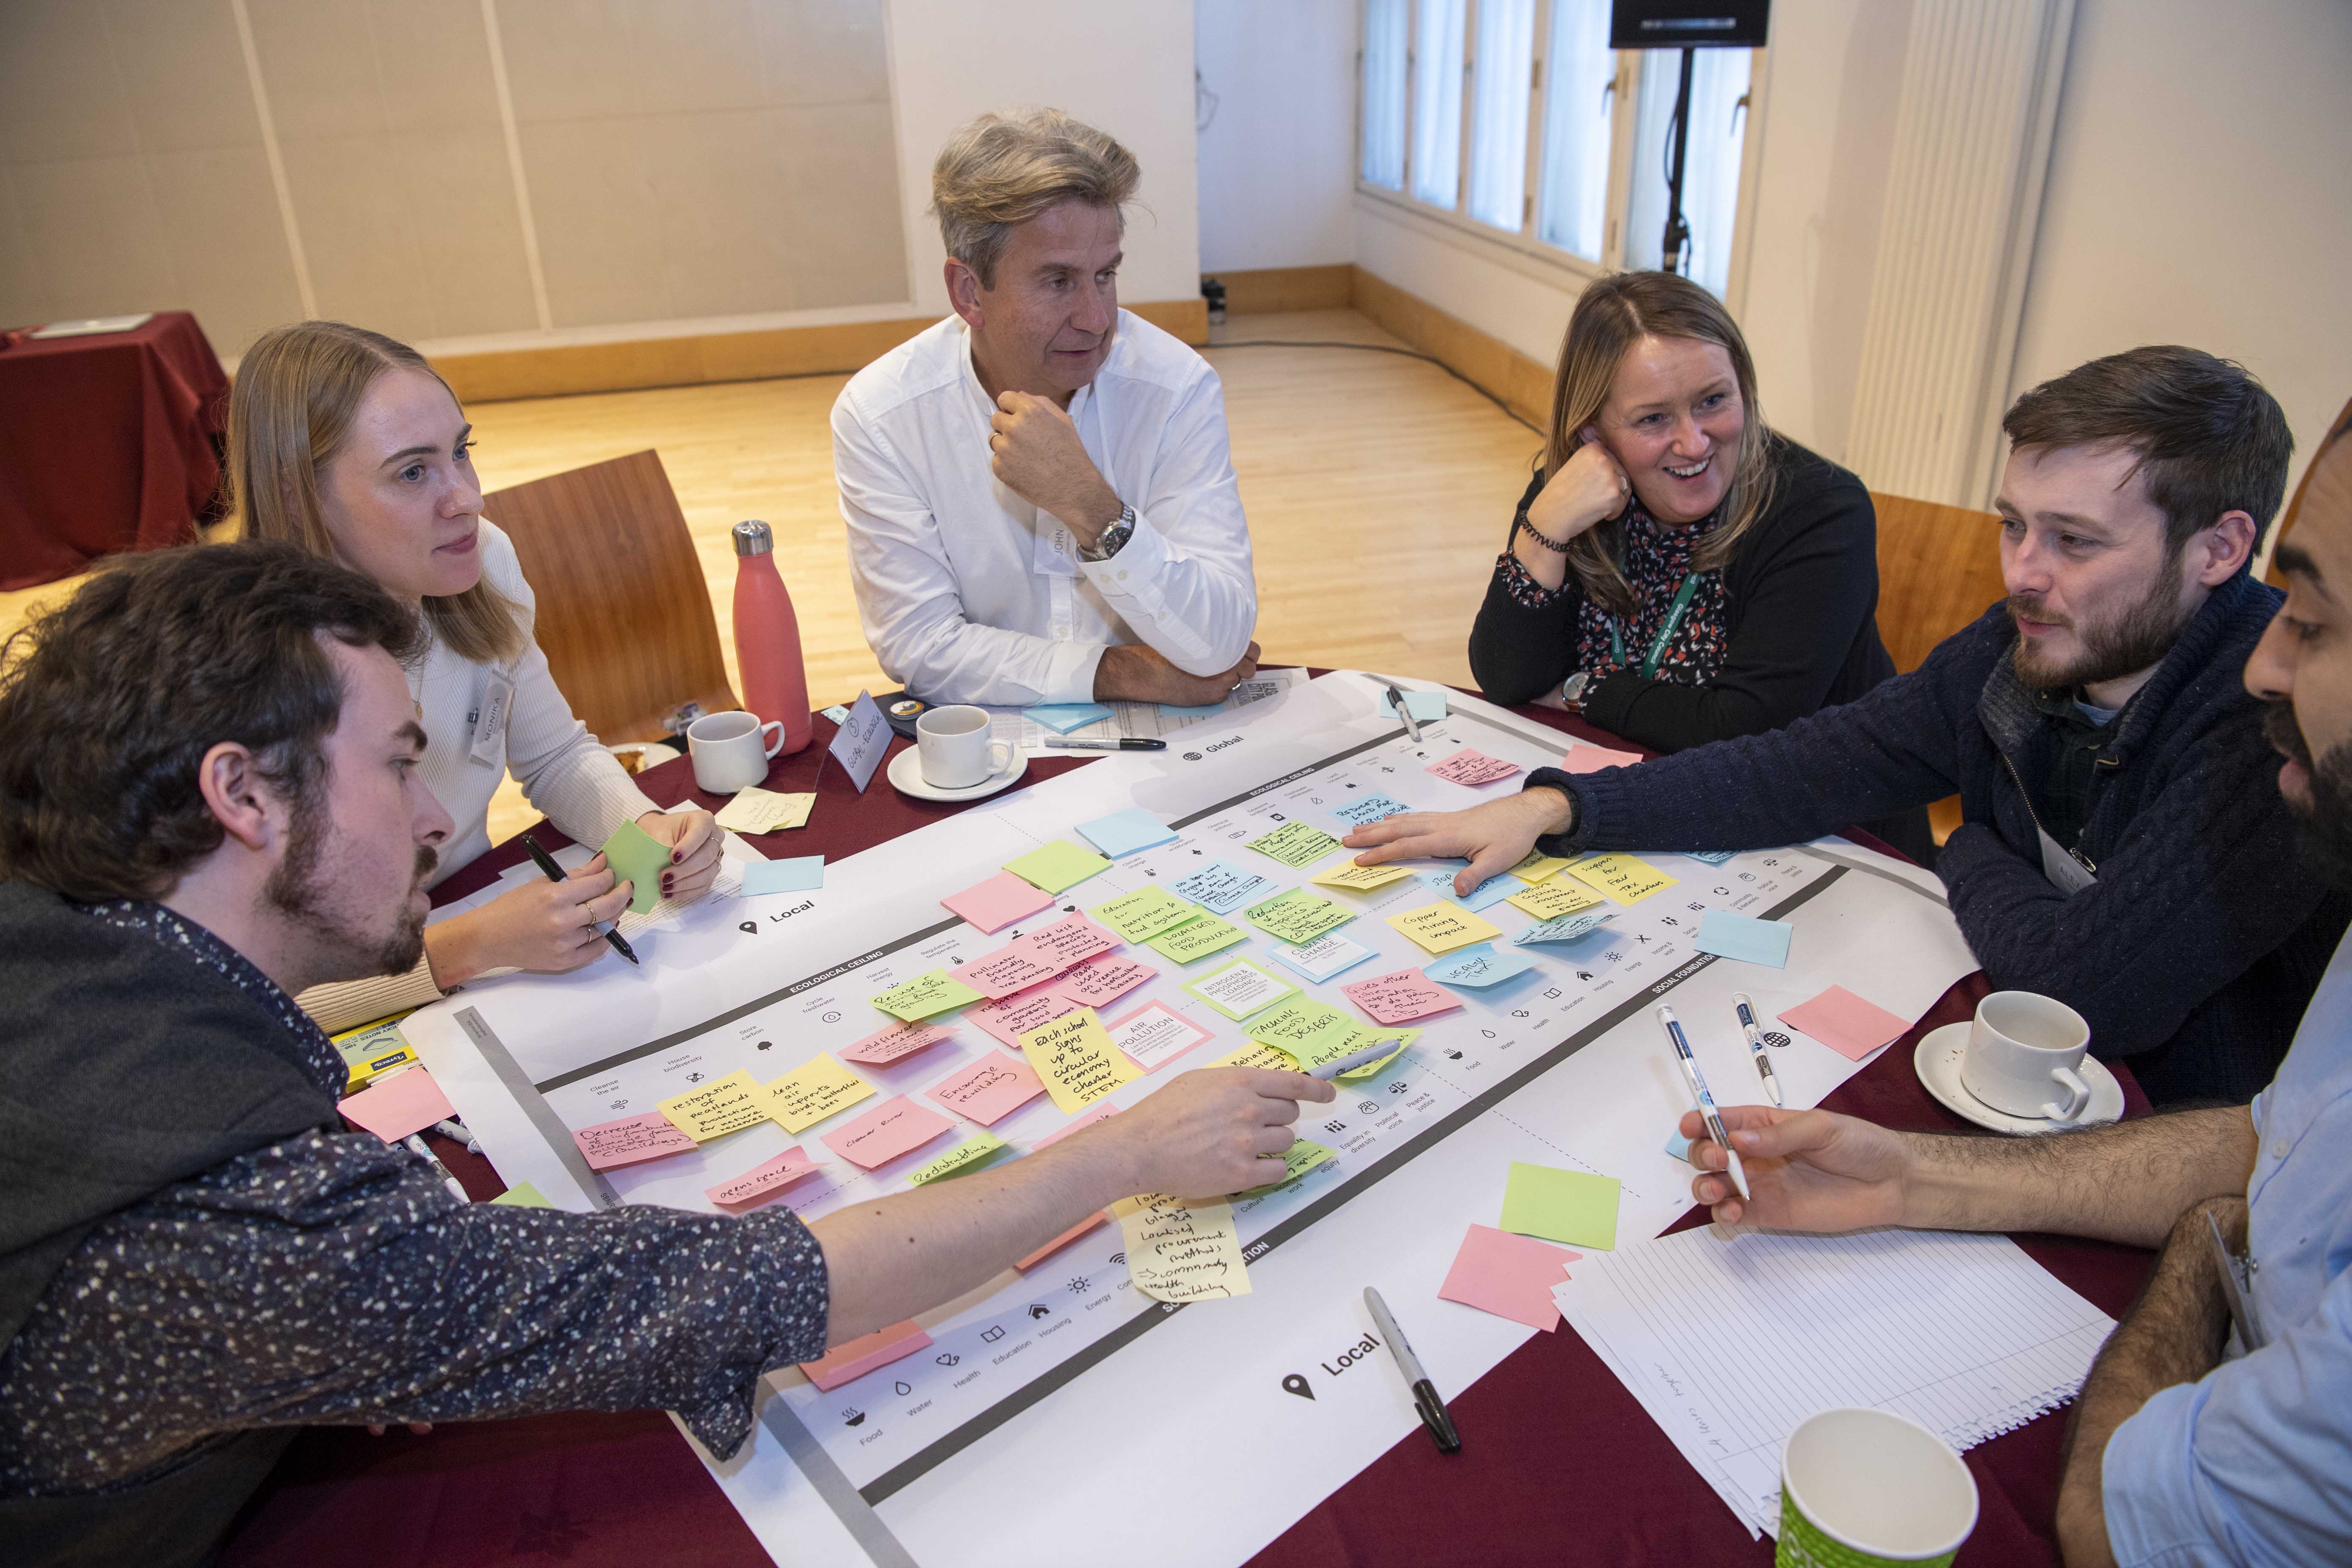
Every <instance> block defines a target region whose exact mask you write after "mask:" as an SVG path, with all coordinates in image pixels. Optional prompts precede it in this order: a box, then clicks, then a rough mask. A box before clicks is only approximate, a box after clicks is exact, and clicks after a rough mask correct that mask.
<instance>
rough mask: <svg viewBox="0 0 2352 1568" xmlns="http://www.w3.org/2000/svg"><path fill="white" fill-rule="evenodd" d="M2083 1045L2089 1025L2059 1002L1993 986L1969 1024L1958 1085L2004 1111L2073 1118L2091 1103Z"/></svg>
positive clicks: (2088, 1038)
mask: <svg viewBox="0 0 2352 1568" xmlns="http://www.w3.org/2000/svg"><path fill="white" fill-rule="evenodd" d="M2090 1045H2091V1026H2090V1025H2088V1024H2086V1023H2084V1021H2083V1015H2081V1014H2080V1013H2077V1012H2076V1011H2074V1009H2073V1008H2072V1007H2069V1006H2068V1005H2066V1004H2064V1003H2063V1002H2060V1001H2057V1000H2055V999H2054V998H2053V997H2049V996H2037V995H2035V994H2033V993H2032V992H2031V991H1996V992H1994V993H1993V994H1991V995H1990V996H1988V997H1986V998H1985V999H1984V1000H1983V1001H1981V1002H1979V1003H1978V1004H1977V1016H1976V1021H1975V1022H1973V1023H1971V1024H1970V1025H1969V1045H1968V1049H1967V1050H1965V1051H1963V1052H1961V1053H1960V1087H1961V1088H1963V1089H1967V1090H1968V1091H1969V1093H1970V1094H1973V1095H1975V1096H1976V1097H1977V1098H1978V1099H1979V1100H1983V1101H1984V1102H1985V1103H1986V1104H1987V1105H1990V1106H1991V1107H1992V1108H1993V1109H1994V1110H2001V1111H2006V1112H2008V1113H2009V1114H2010V1115H2011V1116H2031V1117H2039V1118H2041V1119H2042V1120H2044V1121H2074V1119H2075V1118H2076V1117H2078V1116H2080V1115H2082V1114H2083V1111H2084V1109H2085V1108H2087V1107H2088V1106H2089V1105H2090V1103H2091V1087H2090V1085H2088V1084H2086V1083H2084V1081H2083V1070H2082V1069H2083V1054H2084V1051H2086V1050H2088V1049H2089V1048H2090ZM2052 1089H2057V1090H2059V1091H2060V1092H2059V1093H2058V1095H2057V1096H2056V1097H2055V1098H2053V1097H2052V1094H2051V1090H2052Z"/></svg>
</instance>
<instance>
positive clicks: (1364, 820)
mask: <svg viewBox="0 0 2352 1568" xmlns="http://www.w3.org/2000/svg"><path fill="white" fill-rule="evenodd" d="M1411 810H1412V807H1411V806H1409V805H1405V804H1404V802H1402V801H1401V800H1391V799H1390V798H1389V797H1388V796H1386V795H1358V796H1357V797H1356V798H1355V799H1353V800H1351V801H1349V802H1348V803H1347V804H1345V805H1335V806H1333V807H1332V808H1331V815H1332V816H1336V817H1338V818H1339V820H1340V821H1342V822H1344V823H1346V824H1347V825H1348V826H1350V827H1370V826H1371V825H1372V824H1373V823H1375V822H1378V821H1380V820H1381V818H1382V817H1385V816H1395V815H1396V814H1397V813H1398V812H1400V811H1411Z"/></svg>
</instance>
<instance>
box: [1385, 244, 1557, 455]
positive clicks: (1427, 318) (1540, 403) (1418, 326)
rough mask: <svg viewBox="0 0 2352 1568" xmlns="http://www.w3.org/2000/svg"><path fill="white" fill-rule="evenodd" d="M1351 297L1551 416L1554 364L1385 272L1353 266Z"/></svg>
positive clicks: (1478, 379) (1519, 406)
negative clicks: (1477, 325) (1533, 357)
mask: <svg viewBox="0 0 2352 1568" xmlns="http://www.w3.org/2000/svg"><path fill="white" fill-rule="evenodd" d="M1348 270H1349V304H1350V305H1351V306H1352V307H1353V308H1354V309H1355V310H1358V311H1359V312H1360V313H1361V314H1363V315H1366V316H1369V317H1370V318H1371V319H1372V320H1373V321H1376V322H1378V323H1379V324H1380V325H1381V327H1383V328H1385V329H1386V330H1387V331H1391V332H1392V333H1394V334H1395V335H1396V336H1398V337H1400V338H1402V339H1403V340H1404V341H1405V342H1408V343H1411V344H1412V346H1413V347H1414V348H1417V349H1419V350H1421V351H1422V352H1423V353H1426V354H1429V355H1431V356H1432V357H1433V358H1434V359H1436V360H1437V362H1438V363H1441V364H1444V365H1445V366H1446V367H1447V368H1449V369H1451V370H1453V371H1454V372H1455V373H1456V374H1459V375H1461V376H1462V378H1463V379H1464V380H1465V381H1467V382H1469V383H1470V384H1472V385H1474V386H1476V387H1478V388H1480V389H1481V390H1483V391H1485V392H1487V393H1490V394H1492V395H1494V396H1496V398H1499V399H1500V400H1501V401H1502V404H1503V406H1505V407H1506V408H1508V409H1509V410H1510V411H1511V412H1512V413H1514V414H1516V415H1517V416H1519V417H1520V418H1522V419H1524V420H1526V421H1527V422H1528V424H1530V425H1533V426H1536V427H1537V428H1538V430H1542V429H1547V428H1549V425H1550V421H1551V389H1552V368H1551V366H1549V365H1548V364H1542V363H1538V362H1537V361H1535V360H1531V359H1529V358H1528V356H1527V355H1525V354H1523V353H1520V352H1519V351H1518V350H1517V349H1515V348H1513V347H1511V345H1510V344H1508V343H1507V342H1503V341H1502V340H1501V339H1500V338H1496V337H1491V336H1489V335H1488V334H1486V333H1485V332H1482V331H1479V330H1478V329H1477V328H1475V327H1474V326H1472V325H1470V323H1468V322H1467V321H1463V320H1461V319H1460V318H1459V317H1456V316H1450V315H1448V314H1446V313H1445V312H1444V310H1439V309H1438V308H1437V307H1436V306H1434V305H1433V304H1431V303H1430V302H1429V301H1428V300H1423V299H1422V298H1421V297H1420V296H1418V295H1416V294H1412V293H1408V292H1407V291H1406V290H1404V289H1400V288H1398V287H1397V286H1396V285H1395V284H1393V283H1391V282H1390V281H1389V280H1388V279H1384V278H1381V277H1378V276H1376V275H1375V274H1373V273H1370V272H1367V271H1365V270H1364V269H1363V268H1361V267H1350V268H1349V269H1348Z"/></svg>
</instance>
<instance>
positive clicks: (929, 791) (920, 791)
mask: <svg viewBox="0 0 2352 1568" xmlns="http://www.w3.org/2000/svg"><path fill="white" fill-rule="evenodd" d="M1028 771H1029V754H1028V753H1027V752H1024V751H1021V750H1020V749H1018V748H1017V747H1016V748H1015V749H1014V751H1013V761H1012V763H1010V764H1009V765H1008V766H1007V767H1006V768H1005V770H1004V771H1003V773H998V774H996V775H994V776H993V777H992V778H984V779H982V780H981V781H980V782H979V783H978V784H969V785H966V786H965V787H964V788H962V789H941V788H940V787H939V786H938V785H937V784H929V783H926V782H925V781H924V778H923V754H922V752H919V751H917V750H916V749H915V748H914V747H912V746H909V747H908V748H907V749H906V750H905V751H903V752H899V753H898V755H897V756H895V757H893V758H891V759H890V787H891V788H893V789H895V790H897V791H898V793H899V794H900V795H913V796H914V797H915V798H916V799H918V800H978V799H979V798H980V797H981V796H982V795H994V794H995V793H996V792H997V791H998V790H1001V789H1003V788H1004V787H1005V786H1006V785H1007V784H1012V783H1013V781H1014V780H1016V779H1018V778H1019V777H1020V776H1021V775H1022V774H1023V773H1027V772H1028Z"/></svg>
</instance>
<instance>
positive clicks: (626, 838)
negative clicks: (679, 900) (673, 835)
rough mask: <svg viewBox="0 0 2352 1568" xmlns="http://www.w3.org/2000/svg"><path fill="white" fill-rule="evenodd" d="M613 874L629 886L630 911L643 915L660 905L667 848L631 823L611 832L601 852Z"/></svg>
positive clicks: (667, 857)
mask: <svg viewBox="0 0 2352 1568" xmlns="http://www.w3.org/2000/svg"><path fill="white" fill-rule="evenodd" d="M602 853H603V854H604V864H606V865H607V866H610V867H611V868H613V875H614V876H615V877H617V878H619V879H621V880H622V881H624V882H626V883H628V884H629V908H630V909H631V910H635V912H636V913H638V914H644V913H645V912H646V910H650V909H652V908H653V907H654V906H655V905H656V904H657V903H659V902H661V874H662V868H664V867H666V866H667V865H668V864H669V846H668V845H667V844H664V843H662V842H661V841H660V840H658V839H656V837H654V836H653V835H652V834H650V833H647V832H646V830H645V829H644V828H642V827H639V826H637V825H636V824H635V823H634V822H625V823H623V824H621V826H618V827H616V828H614V829H613V837H610V838H607V839H606V840H604V850H603V851H602Z"/></svg>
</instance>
